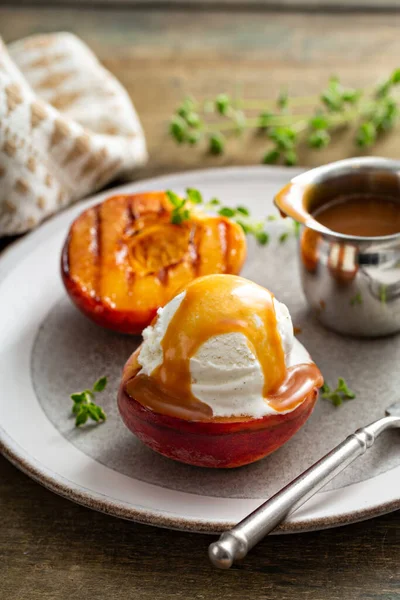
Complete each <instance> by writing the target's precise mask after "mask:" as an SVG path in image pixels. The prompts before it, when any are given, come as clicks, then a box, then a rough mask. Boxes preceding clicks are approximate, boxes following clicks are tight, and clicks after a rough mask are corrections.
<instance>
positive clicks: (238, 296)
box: [126, 275, 322, 421]
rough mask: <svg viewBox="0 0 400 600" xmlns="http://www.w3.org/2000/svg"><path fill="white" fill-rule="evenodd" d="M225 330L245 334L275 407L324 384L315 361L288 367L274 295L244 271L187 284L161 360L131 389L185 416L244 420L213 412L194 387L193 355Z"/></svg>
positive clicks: (157, 407)
mask: <svg viewBox="0 0 400 600" xmlns="http://www.w3.org/2000/svg"><path fill="white" fill-rule="evenodd" d="M226 333H242V334H244V335H245V336H246V339H247V343H248V345H249V348H250V349H251V351H252V352H253V354H254V355H255V357H256V358H257V360H258V362H259V364H260V367H261V370H262V373H263V377H264V389H263V391H262V393H263V396H264V398H265V399H266V401H267V402H268V403H269V405H270V406H272V408H274V409H275V410H276V411H278V412H282V411H287V410H292V409H294V408H295V407H296V406H297V405H299V404H301V403H302V402H303V401H304V399H305V397H306V396H307V394H308V393H310V392H311V391H312V389H313V388H314V387H318V386H319V385H322V376H321V374H320V372H319V369H318V368H317V366H316V365H315V364H314V363H310V364H302V365H296V366H294V367H291V368H289V369H287V368H286V364H285V356H284V352H283V348H282V341H281V338H280V335H279V331H278V327H277V320H276V314H275V308H274V304H273V295H272V294H271V293H270V292H269V291H268V290H266V289H264V288H263V287H261V286H258V285H256V284H254V283H253V282H250V281H247V280H246V279H243V278H241V277H235V276H228V275H214V276H209V277H201V278H199V279H197V280H195V281H194V282H192V283H191V284H190V285H189V286H188V287H187V289H186V292H185V296H184V298H183V300H182V302H181V304H180V306H179V308H178V309H177V311H176V312H175V314H174V316H173V318H172V319H171V322H170V323H169V325H168V328H167V331H166V333H165V335H164V337H163V340H162V349H163V362H162V363H161V365H160V366H159V367H157V368H156V369H155V370H154V371H153V373H151V375H150V376H147V375H145V374H142V373H140V372H139V373H138V374H135V375H134V376H133V377H131V378H130V379H129V380H128V382H127V384H126V391H127V393H128V394H129V395H130V396H131V397H132V398H135V400H137V401H138V402H140V403H141V404H142V405H144V406H147V407H148V408H150V409H152V410H154V411H155V412H159V413H162V414H167V415H170V416H174V417H179V418H182V419H187V420H211V419H212V420H221V421H235V420H236V421H240V420H243V418H242V419H240V418H228V419H227V418H223V419H222V418H213V417H212V409H211V408H210V407H209V406H208V405H206V404H204V403H203V402H201V401H200V400H198V399H197V398H196V397H194V396H193V394H192V389H191V384H192V377H191V372H190V359H191V358H192V357H194V356H195V354H196V353H197V351H198V350H199V348H200V347H201V346H202V345H203V344H204V343H205V342H206V341H207V340H209V339H210V338H211V337H214V336H218V335H223V334H226ZM243 417H245V415H243Z"/></svg>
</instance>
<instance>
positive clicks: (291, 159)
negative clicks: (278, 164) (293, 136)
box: [285, 150, 297, 167]
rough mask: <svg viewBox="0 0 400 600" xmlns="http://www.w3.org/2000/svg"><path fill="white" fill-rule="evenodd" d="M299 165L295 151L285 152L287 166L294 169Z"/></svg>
mask: <svg viewBox="0 0 400 600" xmlns="http://www.w3.org/2000/svg"><path fill="white" fill-rule="evenodd" d="M296 164H297V154H296V152H295V151H294V150H287V152H285V165H287V166H288V167H292V166H294V165H296Z"/></svg>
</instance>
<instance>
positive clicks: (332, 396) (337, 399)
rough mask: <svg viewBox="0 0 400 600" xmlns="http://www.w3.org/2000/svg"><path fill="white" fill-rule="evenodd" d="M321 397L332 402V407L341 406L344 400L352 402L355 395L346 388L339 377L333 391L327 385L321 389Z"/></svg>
mask: <svg viewBox="0 0 400 600" xmlns="http://www.w3.org/2000/svg"><path fill="white" fill-rule="evenodd" d="M321 397H322V398H325V399H326V400H329V401H330V402H332V404H333V405H334V406H341V405H342V404H343V402H344V401H345V400H353V399H354V398H355V397H356V395H355V393H354V392H353V391H352V390H351V389H350V388H349V387H348V385H347V383H346V381H345V380H344V378H343V377H339V379H338V384H337V386H336V389H335V390H332V389H331V388H330V386H329V385H328V384H327V383H324V385H323V386H322V388H321Z"/></svg>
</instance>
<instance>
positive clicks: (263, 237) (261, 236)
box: [256, 231, 269, 246]
mask: <svg viewBox="0 0 400 600" xmlns="http://www.w3.org/2000/svg"><path fill="white" fill-rule="evenodd" d="M256 240H257V242H258V243H259V244H261V246H266V244H268V242H269V235H268V233H267V232H266V231H260V233H257V234H256Z"/></svg>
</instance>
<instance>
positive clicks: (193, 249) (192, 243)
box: [189, 225, 202, 277]
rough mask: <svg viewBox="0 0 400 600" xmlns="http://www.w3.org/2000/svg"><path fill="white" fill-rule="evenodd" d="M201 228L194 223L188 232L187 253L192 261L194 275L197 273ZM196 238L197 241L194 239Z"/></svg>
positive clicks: (199, 259) (199, 261)
mask: <svg viewBox="0 0 400 600" xmlns="http://www.w3.org/2000/svg"><path fill="white" fill-rule="evenodd" d="M201 232H202V228H201V227H198V226H197V225H194V226H193V227H192V230H191V232H190V239H189V255H190V259H191V263H192V268H193V274H194V276H195V277H197V276H198V274H199V269H200V263H201V256H200V253H199V239H198V238H199V237H201ZM196 239H197V241H196Z"/></svg>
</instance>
